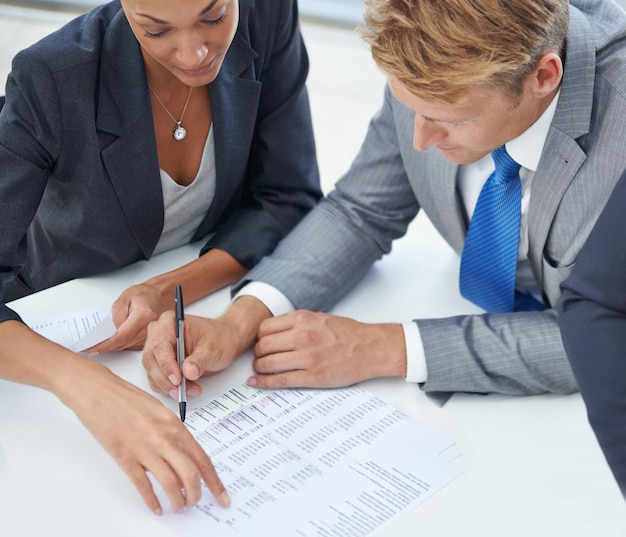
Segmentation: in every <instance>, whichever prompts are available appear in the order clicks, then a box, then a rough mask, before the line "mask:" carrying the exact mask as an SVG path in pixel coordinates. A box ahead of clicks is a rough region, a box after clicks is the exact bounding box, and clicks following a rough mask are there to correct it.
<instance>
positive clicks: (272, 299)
mask: <svg viewBox="0 0 626 537" xmlns="http://www.w3.org/2000/svg"><path fill="white" fill-rule="evenodd" d="M246 295H247V296H253V297H255V298H258V299H259V300H260V301H261V302H263V304H265V307H266V308H267V309H268V310H270V313H271V314H272V315H273V316H274V317H276V316H277V315H282V314H283V313H289V312H291V311H294V310H295V309H296V308H295V307H294V306H293V304H292V303H291V300H289V299H288V298H287V297H286V296H285V295H283V294H282V293H281V292H280V291H279V290H278V289H276V287H273V286H271V285H269V284H267V283H263V282H250V283H248V284H246V285H244V286H243V287H242V288H241V289H240V290H239V292H238V293H237V294H236V295H235V296H234V297H233V301H234V300H237V299H238V298H239V297H241V296H246Z"/></svg>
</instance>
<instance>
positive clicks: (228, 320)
mask: <svg viewBox="0 0 626 537" xmlns="http://www.w3.org/2000/svg"><path fill="white" fill-rule="evenodd" d="M270 317H272V313H271V312H270V310H269V309H268V308H267V306H265V304H263V302H261V300H259V299H258V298H255V297H253V296H249V295H244V296H241V297H238V298H236V299H235V300H234V301H233V302H232V303H231V305H230V307H229V308H228V309H227V310H226V312H225V313H224V314H223V315H222V316H221V317H220V321H222V322H223V323H225V324H227V325H229V326H233V327H236V330H237V334H238V337H237V339H238V341H239V345H240V348H239V349H237V354H241V353H242V352H244V351H245V350H246V349H247V348H248V347H250V346H251V345H252V344H253V343H254V342H255V341H256V338H257V334H258V333H259V327H260V326H261V323H262V322H263V321H264V320H265V319H268V318H270Z"/></svg>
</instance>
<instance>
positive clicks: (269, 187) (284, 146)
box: [201, 0, 321, 267]
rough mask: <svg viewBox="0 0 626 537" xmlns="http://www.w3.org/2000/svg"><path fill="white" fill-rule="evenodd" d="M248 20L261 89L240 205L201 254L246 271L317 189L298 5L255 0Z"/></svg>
mask: <svg viewBox="0 0 626 537" xmlns="http://www.w3.org/2000/svg"><path fill="white" fill-rule="evenodd" d="M248 18H249V23H248V24H249V25H250V26H251V27H250V28H248V32H249V33H250V38H251V40H252V46H253V48H255V49H257V50H258V51H259V58H260V59H261V58H262V61H259V62H258V64H257V65H256V69H257V71H258V75H257V76H258V79H259V80H260V82H261V84H262V89H261V96H260V101H259V108H258V115H257V120H256V130H255V133H254V140H253V143H252V150H251V154H250V156H249V160H248V170H247V177H246V183H245V185H244V187H243V189H242V193H241V198H240V201H239V206H238V207H237V208H236V209H235V210H234V211H233V212H232V213H231V214H230V216H229V217H228V218H227V219H226V220H225V221H224V222H223V223H222V225H221V226H220V229H219V230H218V231H217V233H216V234H215V235H214V236H213V237H212V238H211V239H210V240H209V242H208V243H207V244H206V246H205V247H204V248H203V250H202V252H201V254H202V253H205V252H206V251H208V250H209V249H211V248H220V249H223V250H226V251H228V252H229V253H230V254H231V255H233V257H235V259H237V260H238V261H239V262H240V263H242V264H243V265H244V266H246V267H252V266H253V265H255V264H256V263H257V262H258V261H259V260H260V259H261V258H262V257H263V256H264V255H267V254H269V253H271V252H272V250H273V249H274V248H275V246H276V245H277V244H278V242H279V241H280V240H281V239H282V238H283V237H284V236H285V235H286V234H287V233H288V232H289V231H290V230H291V229H292V228H293V227H294V226H295V225H296V224H297V223H298V222H299V221H300V220H301V219H302V217H303V216H304V215H305V214H306V213H307V212H308V211H309V210H310V209H311V208H312V207H313V206H314V205H315V204H316V203H317V201H318V200H319V198H320V197H321V189H320V185H319V172H318V167H317V160H316V154H315V142H314V138H313V127H312V123H311V113H310V107H309V100H308V94H307V90H306V86H305V82H306V77H307V74H308V69H309V62H308V56H307V53H306V49H305V46H304V42H303V40H302V36H301V34H300V30H299V25H298V11H297V3H296V2H295V1H294V0H288V1H287V0H281V1H276V0H268V1H264V2H255V6H254V10H253V11H252V12H251V14H250V15H249V17H248Z"/></svg>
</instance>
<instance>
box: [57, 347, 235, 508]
mask: <svg viewBox="0 0 626 537" xmlns="http://www.w3.org/2000/svg"><path fill="white" fill-rule="evenodd" d="M83 360H85V359H83ZM85 362H87V360H85ZM78 369H82V370H83V371H82V374H81V381H80V383H78V384H76V385H74V386H73V387H72V388H71V389H70V390H69V391H67V390H63V391H64V393H70V394H72V395H70V396H66V397H64V398H63V402H64V403H65V404H67V406H69V407H70V408H71V409H72V410H73V411H74V412H75V413H76V415H77V416H78V418H79V419H80V421H81V422H82V423H83V425H84V426H85V427H86V428H87V429H88V430H89V431H90V432H91V433H92V434H93V436H94V437H95V438H96V439H97V440H98V442H100V444H101V445H102V447H104V449H105V450H106V451H107V452H108V453H109V454H110V455H111V456H112V457H113V459H114V460H115V461H116V462H117V464H118V465H119V466H120V468H121V469H122V470H123V471H124V473H125V474H126V475H127V476H128V478H129V479H130V480H131V482H132V483H133V485H134V486H135V488H136V489H137V490H138V491H139V494H141V497H142V498H143V500H144V502H145V503H146V505H147V506H148V507H149V508H150V509H151V510H152V511H153V512H154V513H155V514H157V515H160V514H161V513H162V512H163V509H162V506H161V505H160V503H159V501H158V499H157V497H156V495H155V493H154V490H153V488H152V484H151V482H150V480H149V479H148V476H147V473H148V472H149V473H151V474H152V475H153V476H154V478H155V479H156V480H157V481H158V482H159V483H160V484H161V486H162V487H163V490H164V492H165V494H166V495H167V497H168V499H169V501H170V504H171V506H172V509H173V510H174V512H177V513H179V512H181V511H182V510H183V508H185V507H191V506H192V505H194V504H196V503H197V502H198V501H199V500H200V497H201V494H202V491H201V483H200V482H201V480H202V481H204V483H205V484H206V486H207V487H208V488H209V490H210V491H211V492H212V493H213V495H214V496H215V498H216V499H217V501H218V502H219V503H220V504H221V505H223V506H228V505H229V504H230V499H229V497H228V494H227V492H226V490H225V488H224V485H223V484H222V482H221V481H220V479H219V477H218V476H217V473H216V472H215V469H214V468H213V464H212V463H211V460H210V458H209V457H208V455H207V454H206V453H205V452H204V450H203V449H202V448H201V447H200V445H199V444H198V443H197V442H196V440H195V439H194V438H193V436H192V435H191V434H190V433H189V431H188V430H187V428H186V427H185V426H184V425H183V424H182V422H181V421H180V419H179V418H178V416H177V415H176V414H175V413H173V412H172V411H171V410H169V409H168V408H166V407H165V406H164V405H163V404H161V402H160V401H159V400H158V399H156V398H155V397H153V396H152V395H150V394H148V393H146V392H144V391H143V390H141V389H139V388H137V387H136V386H134V385H132V384H130V383H128V382H126V381H125V380H123V379H121V378H119V377H117V376H116V375H114V374H113V373H111V372H110V371H109V370H108V369H106V368H105V367H103V366H101V365H100V364H97V363H95V362H91V363H84V362H83V364H82V365H81V366H80V367H79V368H78ZM76 386H80V390H78V391H77V390H76Z"/></svg>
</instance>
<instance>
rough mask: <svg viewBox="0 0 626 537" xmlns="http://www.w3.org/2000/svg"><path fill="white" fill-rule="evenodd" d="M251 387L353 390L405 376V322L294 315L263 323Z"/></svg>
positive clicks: (290, 314)
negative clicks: (354, 386)
mask: <svg viewBox="0 0 626 537" xmlns="http://www.w3.org/2000/svg"><path fill="white" fill-rule="evenodd" d="M258 338H259V340H258V342H257V343H256V345H255V347H254V355H255V357H256V359H255V361H254V364H253V365H254V369H255V371H256V372H257V373H258V374H257V375H255V376H253V377H251V378H250V379H249V380H248V383H249V384H250V385H252V386H257V387H259V388H285V387H316V388H331V387H338V386H349V385H351V384H355V383H357V382H360V381H363V380H366V379H370V378H375V377H391V376H406V349H405V344H404V333H403V329H402V326H401V325H400V324H364V323H360V322H357V321H354V320H352V319H347V318H345V317H337V316H333V315H328V314H325V313H313V312H310V311H295V312H293V313H288V314H286V315H281V316H278V317H273V318H270V319H267V320H265V321H263V323H262V324H261V327H260V329H259V333H258Z"/></svg>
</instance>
